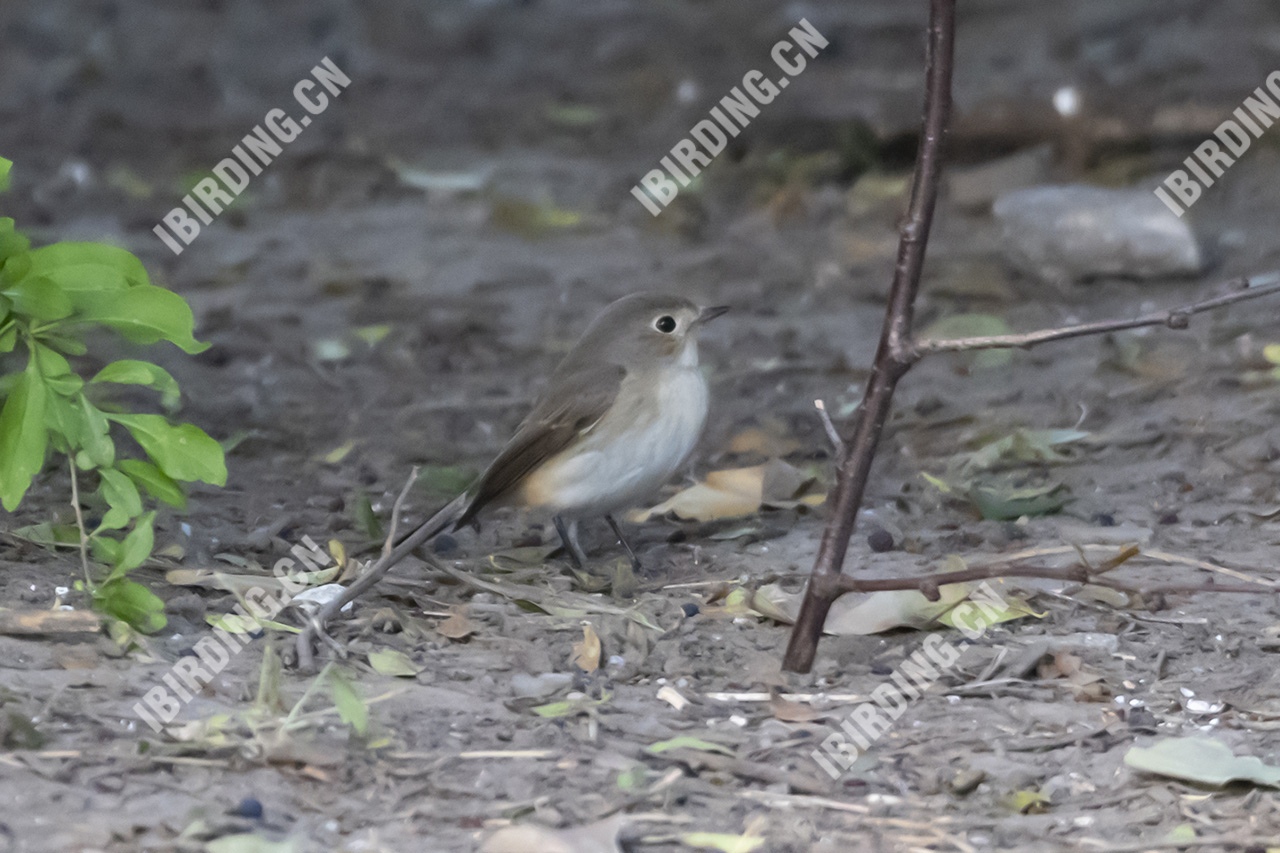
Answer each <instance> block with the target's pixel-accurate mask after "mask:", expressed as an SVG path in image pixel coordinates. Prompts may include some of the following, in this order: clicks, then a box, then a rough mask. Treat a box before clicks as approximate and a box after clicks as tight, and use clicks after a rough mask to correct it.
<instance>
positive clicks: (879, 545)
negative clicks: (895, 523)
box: [867, 527, 894, 554]
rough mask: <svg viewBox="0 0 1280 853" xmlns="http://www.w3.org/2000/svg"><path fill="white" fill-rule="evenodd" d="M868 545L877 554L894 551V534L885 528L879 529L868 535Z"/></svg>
mask: <svg viewBox="0 0 1280 853" xmlns="http://www.w3.org/2000/svg"><path fill="white" fill-rule="evenodd" d="M867 545H868V546H870V548H871V550H872V551H875V552H876V553H877V554H883V553H884V552H885V551H892V550H893V545H894V542H893V534H892V533H890V532H889V531H887V530H885V529H884V528H883V527H877V528H876V529H875V530H873V531H871V532H870V533H868V534H867Z"/></svg>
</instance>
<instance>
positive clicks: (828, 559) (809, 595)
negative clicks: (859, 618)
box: [783, 0, 956, 672]
mask: <svg viewBox="0 0 1280 853" xmlns="http://www.w3.org/2000/svg"><path fill="white" fill-rule="evenodd" d="M955 11H956V10H955V0H930V2H929V41H928V54H927V59H926V68H925V80H926V82H925V105H924V128H923V130H922V131H921V134H920V150H919V154H918V156H917V158H916V172H915V178H914V180H913V181H912V184H911V202H910V205H909V207H908V210H907V218H906V220H905V221H904V222H903V224H902V229H901V231H900V233H899V238H898V261H897V265H896V266H895V268H894V273H893V284H892V286H891V287H890V289H889V310H888V311H887V312H886V313H885V320H884V326H883V327H882V329H881V332H880V345H879V348H878V349H877V350H876V357H875V362H874V364H873V365H872V368H871V376H870V378H869V379H868V380H867V390H866V393H865V395H864V396H863V399H862V404H861V405H860V406H859V407H858V411H857V413H856V414H855V416H854V421H853V429H852V435H851V438H849V439H846V440H845V441H844V447H845V451H844V452H843V453H842V454H841V455H840V457H839V459H838V460H837V467H836V483H835V486H834V488H833V490H832V495H831V498H830V499H829V501H828V503H829V504H830V505H831V507H832V511H831V517H830V519H829V520H828V522H827V527H826V529H825V530H824V531H823V533H822V542H821V544H820V545H819V546H818V556H817V559H816V560H815V562H814V566H813V574H812V576H811V577H810V579H809V585H808V587H807V589H806V590H805V596H804V602H803V604H801V606H800V614H799V616H798V617H797V618H796V624H795V628H794V629H793V630H792V632H791V641H790V643H789V644H788V645H787V653H786V657H785V658H784V660H783V667H784V668H786V669H788V670H791V671H792V672H808V671H809V668H810V667H811V666H813V658H814V656H815V655H816V654H817V651H818V638H819V637H820V636H821V634H822V625H823V623H824V622H825V621H826V619H827V612H828V611H829V610H830V609H831V604H832V602H834V601H835V600H836V598H838V597H839V596H840V594H841V589H840V578H841V572H842V570H843V568H844V558H845V552H846V551H847V550H848V548H849V538H850V537H851V536H852V535H853V529H854V524H855V523H856V521H857V516H858V508H859V507H860V506H861V505H862V495H863V492H864V491H865V490H866V486H867V477H868V476H869V475H870V473H871V461H872V459H873V458H874V457H875V452H876V445H877V444H879V442H880V434H881V432H882V431H883V430H884V423H885V419H886V418H887V417H888V415H889V404H890V402H891V401H892V399H893V391H894V388H896V387H897V384H898V380H899V379H901V378H902V377H903V375H904V374H905V373H906V372H907V370H909V369H910V367H911V365H912V363H913V362H914V361H915V358H916V356H915V355H914V352H913V346H912V341H911V324H912V318H913V316H914V310H915V299H916V292H917V291H918V290H919V289H920V270H921V268H922V267H923V266H924V254H925V247H926V245H927V244H928V240H929V227H930V225H931V224H932V222H933V209H934V205H935V202H936V201H937V198H938V176H939V172H940V170H941V167H942V144H943V140H944V138H945V136H946V131H947V120H948V118H949V116H950V113H951V69H952V66H953V65H954V46H955Z"/></svg>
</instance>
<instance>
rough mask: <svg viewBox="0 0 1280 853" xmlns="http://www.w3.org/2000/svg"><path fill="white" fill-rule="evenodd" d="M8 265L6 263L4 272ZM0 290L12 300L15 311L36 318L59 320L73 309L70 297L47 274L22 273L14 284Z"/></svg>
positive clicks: (67, 315)
mask: <svg viewBox="0 0 1280 853" xmlns="http://www.w3.org/2000/svg"><path fill="white" fill-rule="evenodd" d="M8 267H9V264H6V265H5V272H6V273H7V272H8ZM0 292H2V293H3V294H4V295H5V296H6V297H8V298H9V299H11V300H12V301H13V311H14V312H15V313H18V314H23V315H25V316H27V317H32V318H34V319H36V320H43V321H52V320H61V319H62V318H64V317H69V316H70V315H71V312H72V311H74V310H75V307H74V306H73V305H72V304H71V297H69V296H67V294H66V293H65V292H63V290H62V288H61V287H59V286H58V285H57V284H56V283H54V281H53V280H52V279H50V278H48V277H47V276H42V275H24V276H23V277H22V279H21V280H20V281H18V282H17V283H16V284H13V285H11V286H10V287H8V288H7V289H6V290H4V291H0Z"/></svg>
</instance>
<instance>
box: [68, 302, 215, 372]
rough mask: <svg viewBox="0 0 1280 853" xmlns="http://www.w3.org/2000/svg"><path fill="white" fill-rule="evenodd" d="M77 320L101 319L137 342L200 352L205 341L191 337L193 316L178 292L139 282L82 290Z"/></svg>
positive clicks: (206, 346) (95, 320)
mask: <svg viewBox="0 0 1280 853" xmlns="http://www.w3.org/2000/svg"><path fill="white" fill-rule="evenodd" d="M76 304H77V306H78V307H79V308H80V311H79V313H78V314H77V316H76V319H77V320H78V321H80V322H88V323H102V324H104V325H107V326H110V327H111V328H113V329H115V330H116V331H117V332H119V333H120V334H121V335H123V336H124V337H126V338H128V339H129V340H131V341H133V342H134V343H139V344H154V343H156V342H158V341H169V342H171V343H173V344H174V345H175V346H177V347H179V348H180V349H182V350H183V351H184V352H187V353H190V354H193V355H194V354H195V353H199V352H204V351H205V350H207V349H208V348H209V344H207V343H201V342H200V341H197V340H196V339H195V338H194V337H192V332H193V330H194V328H195V317H194V316H193V315H192V314H191V307H190V306H189V305H187V303H186V301H185V300H184V299H183V298H182V297H181V296H179V295H178V294H176V293H174V292H172V291H169V290H165V289H164V288H163V287H153V286H152V285H140V286H138V287H131V288H129V289H128V290H122V291H105V292H101V291H100V292H89V291H86V292H83V293H81V294H79V296H78V298H77V299H76Z"/></svg>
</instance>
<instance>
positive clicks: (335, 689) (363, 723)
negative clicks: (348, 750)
mask: <svg viewBox="0 0 1280 853" xmlns="http://www.w3.org/2000/svg"><path fill="white" fill-rule="evenodd" d="M329 692H330V694H331V695H332V696H333V704H334V706H335V707H336V708H337V709H338V716H339V717H341V718H342V722H344V723H346V724H347V725H349V726H351V728H352V729H353V730H354V731H355V733H356V734H357V735H359V736H360V737H364V736H365V734H366V733H368V731H369V708H368V707H367V706H366V705H365V704H364V700H363V699H361V698H360V694H359V693H357V692H356V689H355V687H354V686H352V684H351V682H350V681H348V680H347V679H346V676H344V675H343V674H342V673H340V672H338V671H337V670H336V669H333V670H330V671H329Z"/></svg>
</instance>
